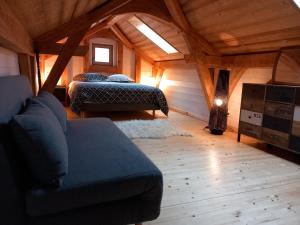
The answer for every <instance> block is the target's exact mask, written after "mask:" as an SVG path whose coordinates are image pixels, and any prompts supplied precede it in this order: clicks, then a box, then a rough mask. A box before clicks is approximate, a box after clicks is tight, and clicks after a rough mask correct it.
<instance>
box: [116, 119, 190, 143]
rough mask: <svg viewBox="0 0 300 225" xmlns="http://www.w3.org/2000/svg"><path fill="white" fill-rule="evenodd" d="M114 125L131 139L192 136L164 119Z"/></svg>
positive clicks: (119, 122) (122, 122) (130, 121)
mask: <svg viewBox="0 0 300 225" xmlns="http://www.w3.org/2000/svg"><path fill="white" fill-rule="evenodd" d="M115 124H116V125H117V126H118V127H119V128H120V129H121V130H122V131H123V133H125V134H126V136H127V137H129V138H131V139H135V138H149V139H160V138H166V137H171V136H186V137H192V136H193V135H192V134H190V133H188V132H186V131H184V130H181V129H179V128H177V127H176V126H174V125H173V124H172V123H170V122H169V121H168V120H166V119H156V120H129V121H117V122H115Z"/></svg>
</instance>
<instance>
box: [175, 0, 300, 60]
mask: <svg viewBox="0 0 300 225" xmlns="http://www.w3.org/2000/svg"><path fill="white" fill-rule="evenodd" d="M180 3H181V5H182V8H183V11H184V12H185V14H186V16H187V18H188V20H189V22H190V24H191V25H192V27H193V28H194V29H195V30H196V31H197V32H198V33H199V34H201V35H202V36H204V37H205V38H206V39H207V40H208V41H209V42H210V43H212V44H213V45H214V47H215V48H216V49H218V50H219V51H220V52H221V53H222V54H236V53H248V52H259V51H265V50H277V49H279V48H280V47H286V46H291V45H295V44H299V42H300V30H299V27H300V10H299V9H298V8H297V7H295V5H294V4H293V2H292V0H272V1H264V0H254V1H248V0H226V1H221V0H188V1H187V0H180Z"/></svg>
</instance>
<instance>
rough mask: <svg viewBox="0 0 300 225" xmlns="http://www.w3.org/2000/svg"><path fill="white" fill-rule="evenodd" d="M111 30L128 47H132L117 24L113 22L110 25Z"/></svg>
mask: <svg viewBox="0 0 300 225" xmlns="http://www.w3.org/2000/svg"><path fill="white" fill-rule="evenodd" d="M110 29H111V31H112V32H113V33H114V34H115V35H116V37H117V38H118V39H119V40H120V41H121V42H122V43H123V44H124V45H125V46H126V47H127V48H129V49H133V48H134V46H133V44H132V43H131V42H130V41H129V39H128V38H127V37H126V35H125V34H124V33H123V32H122V31H121V30H120V28H119V27H118V25H116V24H114V25H112V26H111V27H110Z"/></svg>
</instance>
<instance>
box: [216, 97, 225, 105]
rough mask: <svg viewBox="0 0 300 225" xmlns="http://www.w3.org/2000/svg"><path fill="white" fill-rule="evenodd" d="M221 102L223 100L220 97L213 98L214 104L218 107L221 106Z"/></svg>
mask: <svg viewBox="0 0 300 225" xmlns="http://www.w3.org/2000/svg"><path fill="white" fill-rule="evenodd" d="M223 103H224V102H223V100H222V99H220V98H217V99H215V104H216V105H217V106H218V107H220V106H222V105H223Z"/></svg>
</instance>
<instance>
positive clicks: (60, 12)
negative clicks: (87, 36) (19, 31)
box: [5, 0, 107, 38]
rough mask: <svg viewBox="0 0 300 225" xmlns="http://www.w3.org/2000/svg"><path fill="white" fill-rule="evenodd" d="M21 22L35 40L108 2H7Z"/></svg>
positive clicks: (41, 0) (59, 0) (66, 0)
mask: <svg viewBox="0 0 300 225" xmlns="http://www.w3.org/2000/svg"><path fill="white" fill-rule="evenodd" d="M5 1H6V3H7V4H8V5H9V6H10V8H11V10H12V11H13V12H14V14H15V15H16V17H17V18H18V19H19V21H20V22H21V23H22V24H23V25H24V27H25V28H26V29H27V31H28V32H29V34H30V36H31V37H32V38H35V37H37V36H39V35H41V34H43V33H46V32H47V31H50V30H52V29H54V28H56V27H58V26H59V25H61V24H64V23H66V22H68V21H70V20H71V19H73V18H76V17H78V16H81V15H83V14H85V13H87V12H89V11H91V10H92V9H94V8H96V7H97V6H100V5H101V4H103V3H104V2H106V1H107V0H26V1H25V0H5Z"/></svg>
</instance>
